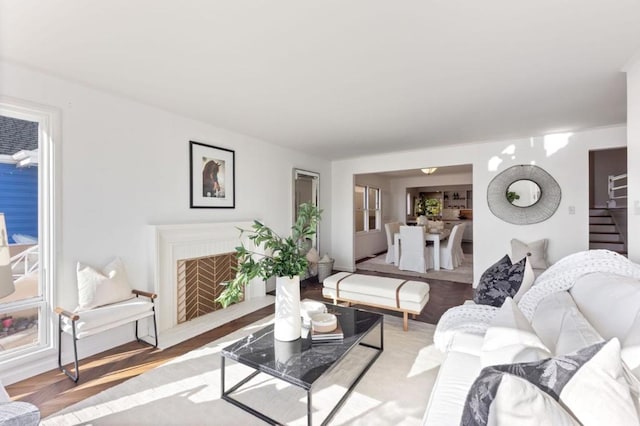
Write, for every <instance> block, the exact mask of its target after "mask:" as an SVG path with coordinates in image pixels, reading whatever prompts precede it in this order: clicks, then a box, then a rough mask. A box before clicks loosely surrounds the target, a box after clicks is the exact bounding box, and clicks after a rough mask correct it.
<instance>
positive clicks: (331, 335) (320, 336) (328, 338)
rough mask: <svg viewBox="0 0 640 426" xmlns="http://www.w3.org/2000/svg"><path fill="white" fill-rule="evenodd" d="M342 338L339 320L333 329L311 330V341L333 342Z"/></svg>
mask: <svg viewBox="0 0 640 426" xmlns="http://www.w3.org/2000/svg"><path fill="white" fill-rule="evenodd" d="M342 339H344V333H343V332H342V327H340V322H338V326H337V327H336V328H335V330H332V331H324V332H320V331H316V330H311V341H312V342H333V341H336V340H342Z"/></svg>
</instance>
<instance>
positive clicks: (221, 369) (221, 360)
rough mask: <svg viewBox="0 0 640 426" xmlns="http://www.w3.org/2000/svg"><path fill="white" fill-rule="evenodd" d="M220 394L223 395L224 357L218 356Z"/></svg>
mask: <svg viewBox="0 0 640 426" xmlns="http://www.w3.org/2000/svg"><path fill="white" fill-rule="evenodd" d="M220 374H221V377H220V395H221V396H223V395H224V357H223V356H221V357H220Z"/></svg>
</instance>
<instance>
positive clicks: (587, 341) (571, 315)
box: [554, 307, 604, 355]
mask: <svg viewBox="0 0 640 426" xmlns="http://www.w3.org/2000/svg"><path fill="white" fill-rule="evenodd" d="M603 340H604V339H603V338H602V336H600V334H599V333H598V332H597V331H596V329H595V328H593V326H592V325H591V323H590V322H589V321H587V319H586V318H585V317H584V315H582V313H580V311H579V310H578V308H575V307H572V308H569V309H567V311H566V312H565V313H564V316H563V317H562V323H561V324H560V334H559V335H558V340H557V342H556V345H555V352H554V353H555V355H564V354H568V353H571V352H575V351H577V350H580V349H582V348H586V347H587V346H591V345H593V344H595V343H598V342H602V341H603Z"/></svg>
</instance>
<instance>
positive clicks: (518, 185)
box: [506, 179, 540, 207]
mask: <svg viewBox="0 0 640 426" xmlns="http://www.w3.org/2000/svg"><path fill="white" fill-rule="evenodd" d="M506 197H507V201H509V202H510V203H511V204H512V205H514V206H516V207H530V206H532V205H534V204H535V203H537V202H538V200H540V186H538V184H537V183H535V182H534V181H532V180H529V179H519V180H517V181H515V182H513V183H511V185H509V187H508V188H507V194H506Z"/></svg>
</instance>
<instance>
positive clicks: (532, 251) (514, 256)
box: [511, 238, 549, 269]
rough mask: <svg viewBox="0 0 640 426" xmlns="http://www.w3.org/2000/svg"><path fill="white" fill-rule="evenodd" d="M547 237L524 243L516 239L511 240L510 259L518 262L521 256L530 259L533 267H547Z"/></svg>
mask: <svg viewBox="0 0 640 426" xmlns="http://www.w3.org/2000/svg"><path fill="white" fill-rule="evenodd" d="M547 241H548V240H547V239H546V238H545V239H542V240H538V241H533V242H531V243H525V242H522V241H520V240H517V239H515V238H514V239H512V240H511V260H512V261H513V262H519V261H520V260H521V259H522V258H523V257H526V258H527V259H529V260H530V261H531V267H532V268H533V269H547V268H548V267H549V264H548V263H547Z"/></svg>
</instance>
